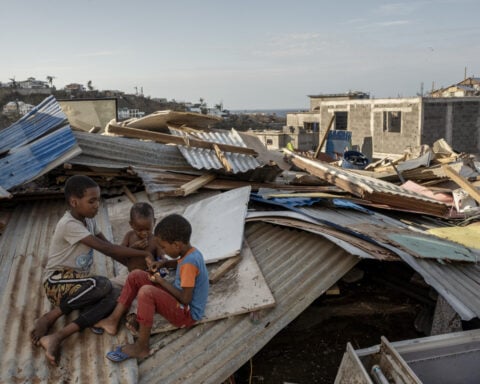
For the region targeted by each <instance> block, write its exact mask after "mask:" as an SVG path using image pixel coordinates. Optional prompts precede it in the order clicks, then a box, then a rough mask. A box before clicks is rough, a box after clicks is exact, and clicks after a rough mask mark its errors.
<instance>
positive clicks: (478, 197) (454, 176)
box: [442, 165, 480, 204]
mask: <svg viewBox="0 0 480 384" xmlns="http://www.w3.org/2000/svg"><path fill="white" fill-rule="evenodd" d="M442 168H443V170H444V171H445V174H446V175H447V176H448V177H449V178H450V180H452V181H453V182H455V183H456V184H458V185H459V186H460V188H463V189H464V190H465V191H467V192H468V194H469V195H470V196H471V197H472V198H473V199H474V200H475V201H476V202H477V203H479V204H480V193H479V192H478V189H477V188H475V187H474V186H473V185H472V184H471V183H470V182H469V181H468V180H467V179H466V178H465V177H463V176H462V175H460V174H459V173H458V172H456V171H455V170H453V169H452V168H451V167H450V166H448V165H442Z"/></svg>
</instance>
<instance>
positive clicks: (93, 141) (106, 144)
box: [70, 132, 192, 170]
mask: <svg viewBox="0 0 480 384" xmlns="http://www.w3.org/2000/svg"><path fill="white" fill-rule="evenodd" d="M74 134H75V137H76V138H77V141H78V145H79V146H80V148H82V155H80V156H77V157H76V158H74V159H72V160H70V163H72V164H81V165H87V166H97V167H105V168H126V167H128V166H130V165H147V166H152V167H155V166H156V167H159V168H162V169H184V170H185V169H192V167H191V166H190V165H189V164H188V163H187V161H186V160H185V158H184V157H183V155H182V154H181V153H180V151H179V150H178V148H177V147H176V146H173V145H165V144H159V143H155V142H153V141H144V140H138V139H127V138H124V137H116V136H106V135H97V134H93V133H85V132H75V133H74Z"/></svg>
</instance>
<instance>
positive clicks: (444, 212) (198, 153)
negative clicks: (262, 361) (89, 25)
mask: <svg viewBox="0 0 480 384" xmlns="http://www.w3.org/2000/svg"><path fill="white" fill-rule="evenodd" d="M212 121H213V120H212V118H210V117H205V116H203V115H200V114H195V113H187V114H185V113H179V112H175V113H174V112H172V111H159V112H156V113H154V114H152V115H148V116H145V117H142V118H140V119H130V120H128V121H126V122H122V123H120V122H117V121H114V120H112V121H110V122H109V123H108V125H107V127H105V134H98V133H93V132H78V131H73V130H72V129H71V127H70V125H69V124H68V120H67V119H66V116H65V115H62V113H61V110H60V111H59V110H58V108H57V106H56V102H55V100H54V99H53V98H52V97H49V98H48V99H47V100H46V101H45V102H44V103H42V104H41V105H39V106H38V107H36V108H34V109H33V110H32V111H31V112H30V113H29V114H28V115H26V116H24V117H23V118H22V119H20V120H19V121H18V122H17V123H15V124H13V125H12V126H10V127H8V128H6V129H4V130H2V131H0V143H2V144H1V146H0V156H1V157H0V164H1V167H0V204H2V205H3V207H2V216H1V217H3V218H8V220H2V221H1V222H0V225H1V226H0V233H3V234H5V235H4V236H2V237H0V251H1V250H3V252H4V253H3V254H5V255H7V256H5V257H2V259H1V262H2V269H3V272H2V276H0V277H2V278H3V279H4V280H3V282H2V286H1V287H2V288H3V290H2V291H3V292H4V297H3V299H2V303H3V304H4V306H3V308H5V311H6V314H4V317H5V318H6V319H8V321H7V322H15V321H17V319H18V316H20V314H21V313H22V312H28V316H27V318H34V316H35V315H36V314H37V312H39V309H40V308H39V306H38V305H37V304H35V300H37V301H38V297H35V296H33V295H34V294H38V287H39V286H40V284H41V281H40V279H41V275H40V274H39V273H38V274H37V275H35V276H37V277H36V279H38V281H37V282H36V283H37V285H36V286H35V287H34V286H31V285H30V284H29V282H28V281H27V280H19V281H17V282H13V281H11V280H10V279H11V278H10V272H11V273H12V275H13V274H14V272H15V268H18V264H17V263H18V262H19V261H18V258H19V257H20V258H25V259H26V260H28V262H30V263H32V266H31V268H32V269H35V268H36V269H37V270H38V271H41V257H45V254H44V253H42V254H41V255H40V254H37V253H36V252H37V251H36V250H35V247H34V246H33V245H32V244H35V243H36V242H38V241H42V242H43V243H44V244H48V235H46V234H45V233H42V232H39V233H37V232H33V235H32V236H34V238H32V239H31V240H27V239H23V240H22V242H26V243H25V245H22V246H19V247H18V248H12V247H13V245H12V244H11V242H10V240H9V237H8V236H11V233H12V232H9V227H10V226H13V225H16V226H17V225H18V227H16V233H17V234H16V236H20V237H23V234H22V232H18V231H20V230H21V228H22V226H21V224H19V222H17V220H20V218H22V220H25V217H27V216H28V214H27V212H25V211H22V208H21V207H23V205H25V206H27V205H28V207H30V208H29V209H32V211H36V210H37V209H38V210H40V211H41V207H40V206H39V205H38V204H39V201H43V200H45V199H48V200H49V201H50V202H49V203H45V204H46V205H47V206H48V207H49V211H48V212H49V213H47V212H44V213H45V214H46V215H47V216H48V215H53V213H50V212H55V214H57V213H58V212H59V211H60V210H61V208H60V205H59V203H58V202H59V201H60V200H62V198H63V183H64V181H65V180H66V179H67V178H68V176H70V175H72V174H86V175H88V176H90V177H92V178H93V179H94V180H96V181H97V182H98V184H99V185H100V186H101V190H102V196H103V198H104V199H105V205H106V208H105V212H103V213H102V216H101V220H102V225H103V226H104V228H106V230H107V232H108V233H111V234H112V236H111V238H112V240H113V241H115V240H118V239H116V238H115V236H116V234H119V233H120V232H121V230H122V228H123V227H122V224H121V222H122V220H124V218H125V217H126V216H125V215H126V212H128V209H129V205H130V204H131V202H133V201H138V200H142V199H143V200H147V201H150V203H151V204H152V205H153V206H154V208H155V211H156V217H157V218H158V217H160V216H162V215H164V214H166V212H167V211H169V210H173V211H175V212H179V213H183V212H187V213H188V212H189V210H193V209H194V207H196V210H195V211H194V212H195V214H193V213H192V221H195V222H196V221H198V223H197V224H195V225H196V227H195V225H194V228H197V231H198V232H199V233H201V236H202V240H204V241H205V243H203V244H202V246H203V248H202V250H203V249H204V248H205V249H208V247H209V245H210V246H212V247H213V246H217V247H218V246H219V245H222V244H221V243H222V241H224V242H225V243H229V244H228V245H234V242H232V241H229V240H227V239H228V238H227V235H231V234H233V232H235V233H236V235H237V237H236V241H237V240H238V241H237V242H236V243H235V244H236V245H238V247H237V248H235V251H234V252H232V251H231V250H229V251H224V250H222V251H221V252H223V254H222V255H220V256H218V257H215V259H214V260H210V261H209V263H210V264H209V269H210V272H211V283H212V285H213V286H214V289H213V292H214V294H212V295H214V296H215V300H214V299H213V296H212V303H216V304H215V305H216V311H212V312H210V313H211V315H210V318H209V319H208V320H209V321H208V322H207V323H205V324H200V325H198V326H196V327H195V328H194V331H195V332H197V333H199V334H201V335H203V334H205V333H207V332H209V330H215V329H218V330H220V329H221V330H222V332H225V329H230V331H231V332H232V333H237V335H236V337H239V338H241V337H245V338H248V339H249V340H251V342H250V344H249V343H247V344H246V345H244V346H242V348H243V353H242V354H239V353H237V351H234V350H232V349H229V348H226V347H225V348H224V350H221V348H220V349H219V350H218V351H217V356H216V360H215V359H214V360H215V361H212V362H207V361H205V360H204V359H203V357H200V352H199V355H198V357H196V358H198V359H199V360H198V361H199V362H200V361H201V363H199V364H202V365H204V366H205V369H202V370H198V369H193V368H192V367H190V368H189V366H188V365H185V364H184V366H183V367H182V368H178V372H175V373H172V376H168V375H167V374H164V376H162V377H163V379H162V380H163V381H162V382H175V381H178V380H182V379H185V377H186V376H188V378H189V379H188V380H183V382H192V383H196V382H202V381H205V380H206V378H209V377H210V376H209V375H214V376H215V377H216V379H217V381H219V382H220V381H221V380H226V379H227V378H228V377H229V376H230V375H232V374H233V373H234V372H235V370H237V369H238V368H240V367H241V365H242V364H244V363H245V362H246V361H248V359H249V358H250V357H251V356H252V355H254V354H255V353H256V352H257V351H258V350H259V349H260V348H261V347H262V346H263V345H265V344H266V343H267V342H268V340H270V339H271V338H272V337H273V336H274V335H275V334H276V333H277V332H278V331H279V330H281V329H282V328H283V327H284V326H285V325H287V324H288V323H289V322H290V321H292V320H293V319H294V318H295V317H296V316H298V314H299V313H301V312H302V311H303V310H304V309H305V307H306V306H308V305H309V304H310V303H311V302H313V301H314V300H315V299H316V298H318V297H319V296H320V295H322V294H323V293H324V292H326V291H327V289H329V288H330V287H331V286H332V285H334V284H335V283H336V282H337V281H339V280H340V279H341V278H342V277H343V276H345V275H346V274H347V273H348V271H349V270H350V269H351V268H352V267H353V266H354V265H356V264H357V263H358V262H359V261H360V260H365V259H369V260H373V261H377V262H397V263H404V264H406V265H408V266H409V267H410V268H412V269H413V270H414V271H415V272H416V273H418V275H419V276H421V278H422V279H423V281H424V282H426V284H428V285H429V286H430V287H431V288H433V289H434V290H435V291H436V292H437V293H438V294H439V296H440V297H441V298H442V300H444V301H445V302H446V303H448V304H449V305H450V306H451V308H453V310H454V311H455V313H456V314H457V315H458V316H459V317H460V318H461V319H462V320H465V321H468V320H471V319H474V318H478V317H480V268H479V267H478V259H479V257H480V246H479V245H478V244H477V243H478V242H476V241H472V237H478V236H477V233H478V230H477V227H478V225H476V224H477V222H478V221H479V217H480V207H479V204H480V193H479V190H478V187H479V186H480V181H479V180H480V173H479V167H478V162H477V161H476V159H475V157H474V156H473V155H471V154H464V153H461V154H459V153H455V152H454V151H453V150H452V149H451V148H450V146H449V145H448V144H447V143H446V141H445V140H443V139H441V140H438V141H437V142H435V143H434V144H433V145H432V147H431V148H430V147H428V146H422V147H421V148H419V149H418V150H417V151H412V150H409V151H406V152H405V154H404V155H403V156H401V157H399V158H397V159H390V158H384V159H378V160H376V161H370V160H369V161H368V163H369V164H368V165H367V164H362V166H361V167H358V168H361V169H355V168H356V167H351V166H350V167H345V166H343V167H342V165H341V164H340V163H339V161H338V160H334V161H329V162H327V161H322V160H320V158H323V159H328V158H329V157H328V156H325V157H323V156H322V153H321V152H319V151H317V152H316V153H315V154H314V155H313V156H312V155H311V154H301V153H296V152H294V151H289V150H286V149H285V150H284V151H283V153H282V154H280V153H277V152H270V151H267V150H266V149H265V148H264V147H263V145H262V144H261V143H260V142H259V141H258V140H256V138H255V137H252V136H249V135H245V134H242V133H239V132H236V131H234V130H231V131H226V130H223V131H216V130H213V129H211V128H210V127H209V125H210V123H212ZM33 128H35V129H33ZM242 188H243V189H242ZM246 190H248V192H246V193H244V200H242V202H240V203H238V202H236V201H233V200H232V201H231V202H230V203H228V204H227V205H226V206H223V205H222V201H223V200H225V199H227V197H228V196H230V195H229V193H231V194H232V195H234V194H235V193H237V192H240V191H246ZM250 192H251V193H250ZM205 196H208V197H205ZM7 198H8V199H7ZM195 200H197V201H195ZM7 202H8V204H7ZM166 204H168V205H166ZM237 204H240V207H242V209H243V210H242V212H243V213H242V212H240V211H238V210H237V211H236V213H237V216H236V218H237V224H238V223H240V226H238V225H237V226H236V227H235V231H233V229H231V227H229V226H228V225H226V223H227V222H228V221H227V217H229V215H233V208H238V207H239V206H237ZM10 207H13V208H10ZM199 207H200V208H203V209H200V208H199ZM209 207H210V208H212V209H211V210H208V208H209ZM220 207H221V212H216V213H213V212H214V210H213V208H217V209H219V208H220ZM229 207H230V208H231V210H229ZM247 208H248V211H247ZM239 212H240V213H239ZM232 217H233V216H232ZM46 219H48V220H51V221H52V222H53V221H55V220H54V217H53V216H52V217H51V216H48V217H47V218H46ZM49 222H50V221H49ZM125 222H126V221H125ZM40 223H41V221H38V219H37V220H35V222H34V226H40V225H41V224H40ZM209 223H210V224H215V225H216V226H215V228H214V229H210V230H207V232H200V230H201V229H206V228H209V227H208V224H209ZM10 230H12V231H13V229H10ZM26 230H27V229H24V231H26ZM194 233H195V230H194ZM263 233H265V235H263ZM213 234H215V235H217V237H216V238H215V239H214V237H213V236H212V235H213ZM267 234H269V235H267ZM35 236H37V237H35ZM273 239H284V242H283V243H282V244H280V243H281V240H278V241H276V242H275V243H272V241H273ZM298 239H302V241H303V242H305V243H306V244H307V243H308V244H309V246H308V247H307V248H304V247H303V243H302V242H300V240H298ZM29 241H32V243H30V242H29ZM209 241H210V243H209ZM317 247H323V248H322V249H326V248H328V247H331V251H330V252H327V251H326V250H324V251H323V252H324V253H321V252H322V251H321V250H320V249H321V248H317ZM12 249H13V251H12ZM273 249H275V250H276V251H275V254H273V253H272V252H273ZM20 250H22V251H21V252H23V253H22V254H21V255H18V254H16V253H17V252H20ZM44 251H45V250H43V251H42V252H44ZM38 252H40V251H38ZM212 253H214V252H213V251H212ZM316 254H319V257H318V258H319V259H320V260H317V259H315V255H316ZM327 254H328V257H327ZM323 257H325V259H323ZM275 258H276V260H273V259H275ZM35 260H40V261H37V262H36V264H35V262H34V261H35ZM299 260H302V262H303V263H307V264H306V265H303V266H302V267H301V268H297V269H294V268H293V266H292V264H295V263H297V262H299ZM39 262H40V264H39ZM257 263H258V264H257ZM309 263H310V264H309ZM23 268H29V267H28V265H26V264H25V265H23ZM102 268H104V270H105V273H110V274H113V275H115V274H116V273H118V266H115V265H113V266H112V265H109V264H108V263H107V264H105V265H104V266H102ZM28 271H29V270H28V269H27V270H26V271H24V272H25V273H27V274H28V273H33V272H28ZM38 271H37V272H38ZM249 274H250V275H249ZM252 274H254V275H252ZM279 279H281V280H282V281H285V283H282V282H281V281H280V280H279ZM290 279H291V281H290ZM318 280H320V281H321V282H322V283H321V286H318ZM300 282H302V283H301V284H300ZM314 282H316V283H314ZM242 284H243V285H242ZM282 284H287V285H288V289H285V288H283V285H282ZM252 287H256V288H259V287H261V288H262V289H264V290H263V291H262V290H260V291H259V292H260V293H259V294H258V296H256V297H255V300H256V301H255V300H254V298H253V297H250V298H249V296H248V292H253V290H252ZM20 288H21V289H20ZM269 288H270V289H269ZM12 289H16V290H17V291H18V292H20V293H19V294H23V295H25V298H24V299H22V300H24V302H25V305H24V307H23V308H22V309H21V311H19V310H18V308H17V307H15V306H16V303H15V302H14V301H12V300H10V298H9V297H7V295H9V293H10V292H11V290H12ZM301 290H304V293H302V291H301ZM222 293H223V294H224V295H226V296H227V297H230V298H232V300H233V301H234V302H232V303H225V302H224V301H222V299H223V300H224V297H222ZM299 297H301V300H302V303H301V305H299V304H298V302H299V301H300V299H299ZM29 300H30V301H29ZM243 300H244V301H243ZM253 301H255V303H253ZM22 302H23V301H22ZM227 304H235V305H227ZM212 305H213V304H212ZM389 310H391V311H395V309H391V308H390V307H389ZM402 310H404V309H402ZM5 311H4V312H5ZM358 311H360V312H361V308H360V309H358ZM257 312H258V313H257ZM245 313H256V315H255V316H256V320H255V321H256V324H263V326H264V327H262V326H260V327H259V326H255V325H253V324H252V322H251V321H250V320H248V319H246V318H245V317H242V314H243V315H244V314H245ZM259 313H261V315H259ZM10 316H11V317H10ZM15 316H17V317H15ZM229 324H230V325H229ZM267 328H268V329H267ZM167 331H168V332H167ZM157 332H159V333H162V335H160V336H155V337H152V339H153V340H154V343H155V345H156V347H155V348H154V349H155V351H156V352H155V353H154V354H153V355H151V356H150V357H148V358H147V359H145V361H142V362H139V366H138V367H139V368H138V375H139V382H147V381H148V379H149V378H150V377H151V375H153V373H150V370H151V369H150V368H151V367H152V366H156V365H157V363H158V361H161V362H162V363H163V361H164V360H163V359H164V358H166V357H165V355H166V354H168V353H170V354H172V355H174V354H175V351H176V349H175V348H176V346H174V343H173V341H174V340H175V339H177V338H182V337H185V338H189V337H191V335H190V336H189V332H190V331H187V330H171V328H168V329H167V328H163V329H162V326H161V324H160V325H159V326H158V329H157ZM169 332H171V333H169ZM212 332H213V331H212ZM163 333H164V334H163ZM216 337H218V340H217V341H216V343H217V344H221V343H222V337H225V340H224V342H225V343H226V344H227V343H228V342H229V339H228V337H229V336H222V334H221V333H219V334H218V335H217V336H216ZM190 342H191V343H194V344H195V341H190ZM22 343H24V341H22ZM170 343H171V344H172V345H170ZM197 343H198V346H195V345H194V346H192V348H198V349H199V350H201V351H204V350H206V349H207V348H209V347H212V346H211V345H210V344H209V343H212V341H211V340H210V339H208V337H206V336H205V337H201V336H199V337H198V341H197ZM11 344H12V340H11V339H10V338H9V337H8V336H7V335H3V336H2V337H1V338H0V345H2V350H4V356H5V353H6V354H7V355H8V354H9V353H10V354H12V358H13V355H14V354H15V353H16V352H15V351H14V350H13V349H12V348H11V347H9V345H11ZM384 344H385V345H387V342H386V341H385V342H384ZM238 348H240V347H238ZM22 353H23V355H22V356H23V358H24V360H28V361H29V362H30V364H32V365H33V366H34V365H38V364H39V363H38V360H39V357H38V356H35V355H32V354H29V353H28V352H25V351H24V352H22ZM347 353H348V355H349V356H350V357H352V356H354V353H355V351H354V350H353V348H352V347H351V346H350V347H347ZM227 361H228V362H229V364H228V365H227V363H226V362H227ZM67 363H68V362H67ZM83 363H84V364H89V363H88V362H83ZM4 364H7V363H4ZM8 364H9V365H8V367H6V366H2V369H1V370H0V371H1V372H2V373H1V377H0V381H8V380H10V379H11V377H9V375H11V373H9V372H11V369H12V366H13V365H15V364H14V363H13V362H12V361H11V360H9V362H8ZM172 364H173V362H172ZM219 367H221V368H219ZM4 368H5V369H4ZM7 368H8V369H7ZM18 369H19V368H18ZM84 369H89V368H85V367H83V366H78V368H72V371H73V372H71V376H69V379H71V380H76V379H78V378H79V377H80V376H81V375H80V371H82V370H84ZM149 369H150V370H149ZM157 373H158V372H157ZM108 374H109V375H112V372H109V373H108ZM114 374H115V375H116V377H117V378H118V377H122V374H123V373H122V371H121V370H120V369H118V370H116V371H115V373H114ZM18 375H19V376H18V377H21V379H19V380H24V381H31V380H36V381H38V382H48V380H49V376H48V375H46V376H45V377H44V378H39V377H37V376H36V374H35V370H34V369H32V370H31V371H28V370H25V371H24V372H23V373H21V374H20V373H18ZM22 375H23V376H22ZM100 375H101V374H100ZM175 375H178V376H175ZM182 375H183V376H182ZM64 378H65V377H64ZM102 378H103V377H101V376H100V377H98V378H97V379H98V380H100V381H101V380H102ZM81 382H82V381H81Z"/></svg>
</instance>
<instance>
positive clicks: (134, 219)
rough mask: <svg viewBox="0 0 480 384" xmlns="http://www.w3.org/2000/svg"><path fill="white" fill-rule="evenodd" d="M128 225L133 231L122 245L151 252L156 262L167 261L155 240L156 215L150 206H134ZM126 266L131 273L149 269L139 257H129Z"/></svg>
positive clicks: (127, 234) (137, 204)
mask: <svg viewBox="0 0 480 384" xmlns="http://www.w3.org/2000/svg"><path fill="white" fill-rule="evenodd" d="M128 223H129V224H130V227H131V228H132V229H131V230H130V231H128V232H127V233H126V234H125V236H124V237H123V240H122V243H121V245H123V246H124V247H129V248H135V249H144V250H146V251H149V252H150V253H151V254H152V255H153V257H154V259H155V261H161V260H166V257H165V253H164V252H163V249H162V248H161V247H160V246H159V245H158V244H157V242H156V241H155V240H154V236H153V226H154V224H155V214H154V211H153V208H152V206H151V205H150V204H148V203H135V204H133V205H132V208H131V209H130V221H129V222H128ZM126 266H127V268H128V271H129V272H131V271H133V270H134V269H142V270H145V269H147V263H146V262H145V259H142V258H139V257H129V258H128V259H127V260H126ZM122 285H123V284H122Z"/></svg>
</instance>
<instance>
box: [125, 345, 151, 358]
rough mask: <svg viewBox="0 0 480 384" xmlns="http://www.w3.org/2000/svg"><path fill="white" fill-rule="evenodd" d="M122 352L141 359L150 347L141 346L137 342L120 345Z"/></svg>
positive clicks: (146, 355) (148, 351)
mask: <svg viewBox="0 0 480 384" xmlns="http://www.w3.org/2000/svg"><path fill="white" fill-rule="evenodd" d="M122 352H123V353H126V354H127V355H128V356H130V357H133V358H137V359H143V358H145V357H148V356H149V355H150V348H149V347H148V346H146V347H143V346H141V345H139V344H138V343H134V344H126V345H124V346H123V347H122Z"/></svg>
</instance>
